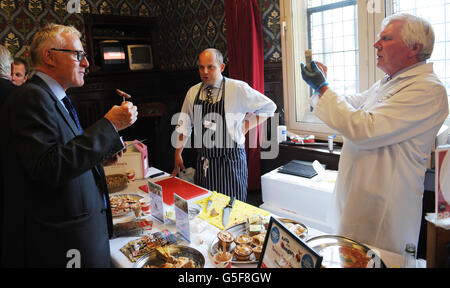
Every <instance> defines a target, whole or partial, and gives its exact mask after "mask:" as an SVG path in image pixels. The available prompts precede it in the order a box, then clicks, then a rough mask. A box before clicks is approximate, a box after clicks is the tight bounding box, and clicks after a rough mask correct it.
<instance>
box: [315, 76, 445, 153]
mask: <svg viewBox="0 0 450 288" xmlns="http://www.w3.org/2000/svg"><path fill="white" fill-rule="evenodd" d="M315 114H316V115H317V116H318V117H319V118H320V119H321V120H322V121H324V122H325V123H326V124H327V125H328V126H330V127H331V128H332V129H335V130H337V131H339V132H340V133H341V134H342V135H343V136H344V137H345V138H347V139H349V140H351V141H352V142H353V143H354V144H355V145H358V146H359V147H360V148H361V149H375V148H378V147H382V146H387V145H392V144H396V143H399V142H402V141H404V140H407V139H409V138H411V137H415V136H417V135H420V134H422V133H424V132H425V131H428V130H429V129H432V128H434V127H436V126H438V125H439V126H440V125H442V123H443V121H444V120H445V118H446V117H447V116H448V99H447V93H446V91H445V88H444V87H443V86H442V85H435V84H434V83H432V82H424V83H416V84H415V85H410V86H407V87H405V88H403V89H401V90H400V91H398V92H397V93H396V94H394V95H393V96H392V97H390V98H389V99H387V100H385V101H383V102H382V103H380V104H379V105H377V106H376V107H375V108H373V109H371V110H370V111H366V110H364V109H351V107H350V105H349V104H348V103H347V102H345V101H342V99H339V97H338V95H337V94H336V93H334V92H333V91H331V90H330V89H329V90H327V91H326V92H325V93H324V94H323V95H322V97H321V98H320V100H319V102H318V103H317V106H316V107H315Z"/></svg>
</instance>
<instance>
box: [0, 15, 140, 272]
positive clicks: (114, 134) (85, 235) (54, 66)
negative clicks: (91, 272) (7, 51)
mask: <svg viewBox="0 0 450 288" xmlns="http://www.w3.org/2000/svg"><path fill="white" fill-rule="evenodd" d="M80 37H81V33H80V32H79V31H78V30H77V29H76V28H74V27H72V26H63V25H56V24H49V25H47V26H45V27H44V28H43V29H42V30H40V31H38V32H37V33H36V34H35V36H34V38H33V41H32V43H31V47H30V50H31V59H32V64H33V67H34V68H35V70H36V71H37V72H36V74H35V75H34V76H33V77H32V78H31V79H30V80H29V81H27V83H26V84H24V85H22V86H20V87H18V88H17V89H16V90H15V91H14V92H13V94H12V95H11V97H9V98H8V99H7V101H6V102H5V105H4V106H3V109H2V111H1V113H0V117H1V121H2V123H3V124H5V123H6V125H4V127H3V130H2V133H3V137H4V138H3V139H7V140H6V141H2V143H1V144H0V145H1V146H0V147H1V150H2V151H0V155H1V158H2V159H4V160H3V161H2V163H1V165H2V170H3V174H2V181H3V187H4V190H3V191H4V193H3V199H2V200H3V201H2V204H3V205H2V207H0V211H2V213H3V222H2V231H1V235H2V247H1V251H2V255H1V257H2V259H1V264H2V266H4V267H62V268H64V267H82V268H87V267H110V265H111V262H110V248H109V237H110V236H111V235H112V218H111V208H110V203H109V197H108V192H107V186H106V179H105V175H104V170H103V166H102V163H103V164H105V165H106V164H112V163H115V162H116V161H117V160H118V159H119V158H120V156H121V153H122V152H121V151H122V150H123V149H124V148H125V147H124V145H123V142H122V140H121V137H120V135H119V133H118V131H121V130H123V129H125V128H127V127H129V126H131V125H132V124H133V123H134V122H135V121H136V118H137V109H136V106H134V105H133V104H132V103H131V102H127V101H123V102H122V104H121V106H113V107H112V108H111V109H110V110H109V111H108V112H107V113H106V115H105V116H104V117H102V118H101V119H99V120H98V121H97V122H95V123H94V124H93V125H92V126H90V127H88V128H86V129H83V128H82V127H81V125H80V122H79V119H78V116H77V113H76V110H75V109H74V107H73V105H72V104H71V100H70V98H69V97H68V96H67V95H66V90H67V89H68V88H70V87H80V86H83V84H84V75H85V72H86V68H88V67H89V62H88V60H87V58H86V53H85V52H84V50H83V46H82V44H81V41H80Z"/></svg>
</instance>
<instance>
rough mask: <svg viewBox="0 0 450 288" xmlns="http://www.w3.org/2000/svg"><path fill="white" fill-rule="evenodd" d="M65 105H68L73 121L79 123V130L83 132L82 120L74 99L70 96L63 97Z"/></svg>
mask: <svg viewBox="0 0 450 288" xmlns="http://www.w3.org/2000/svg"><path fill="white" fill-rule="evenodd" d="M62 101H63V103H64V106H66V109H67V111H69V114H70V116H72V119H73V121H75V124H77V127H78V131H80V133H83V128H81V124H80V120H79V119H78V115H77V111H75V108H74V107H73V105H72V101H70V98H69V97H67V96H66V97H64V98H63V99H62Z"/></svg>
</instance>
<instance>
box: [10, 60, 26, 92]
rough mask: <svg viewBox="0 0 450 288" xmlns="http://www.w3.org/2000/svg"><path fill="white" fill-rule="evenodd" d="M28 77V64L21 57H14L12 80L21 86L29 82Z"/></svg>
mask: <svg viewBox="0 0 450 288" xmlns="http://www.w3.org/2000/svg"><path fill="white" fill-rule="evenodd" d="M27 79H28V65H27V63H26V62H25V61H23V60H22V59H20V58H14V62H13V64H12V71H11V81H12V82H13V83H14V85H16V86H20V85H22V84H23V83H25V82H27Z"/></svg>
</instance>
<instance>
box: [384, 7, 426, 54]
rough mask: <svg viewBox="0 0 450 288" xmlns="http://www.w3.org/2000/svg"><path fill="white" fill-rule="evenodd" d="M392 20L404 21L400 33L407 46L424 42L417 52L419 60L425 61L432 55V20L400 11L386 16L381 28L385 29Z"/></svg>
mask: <svg viewBox="0 0 450 288" xmlns="http://www.w3.org/2000/svg"><path fill="white" fill-rule="evenodd" d="M392 21H402V22H404V25H403V27H402V31H401V33H400V35H401V37H402V40H403V43H405V45H406V46H408V47H411V46H413V45H416V44H422V46H423V47H422V49H421V50H420V52H419V53H418V54H417V59H418V60H419V61H425V60H427V59H428V58H430V57H431V53H433V48H434V31H433V27H431V24H430V22H428V21H427V20H425V19H423V18H421V17H417V16H414V15H411V14H407V13H400V14H394V15H391V16H389V17H386V18H385V19H384V20H383V22H382V23H381V30H384V28H386V26H387V25H388V24H389V23H390V22H392Z"/></svg>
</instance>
